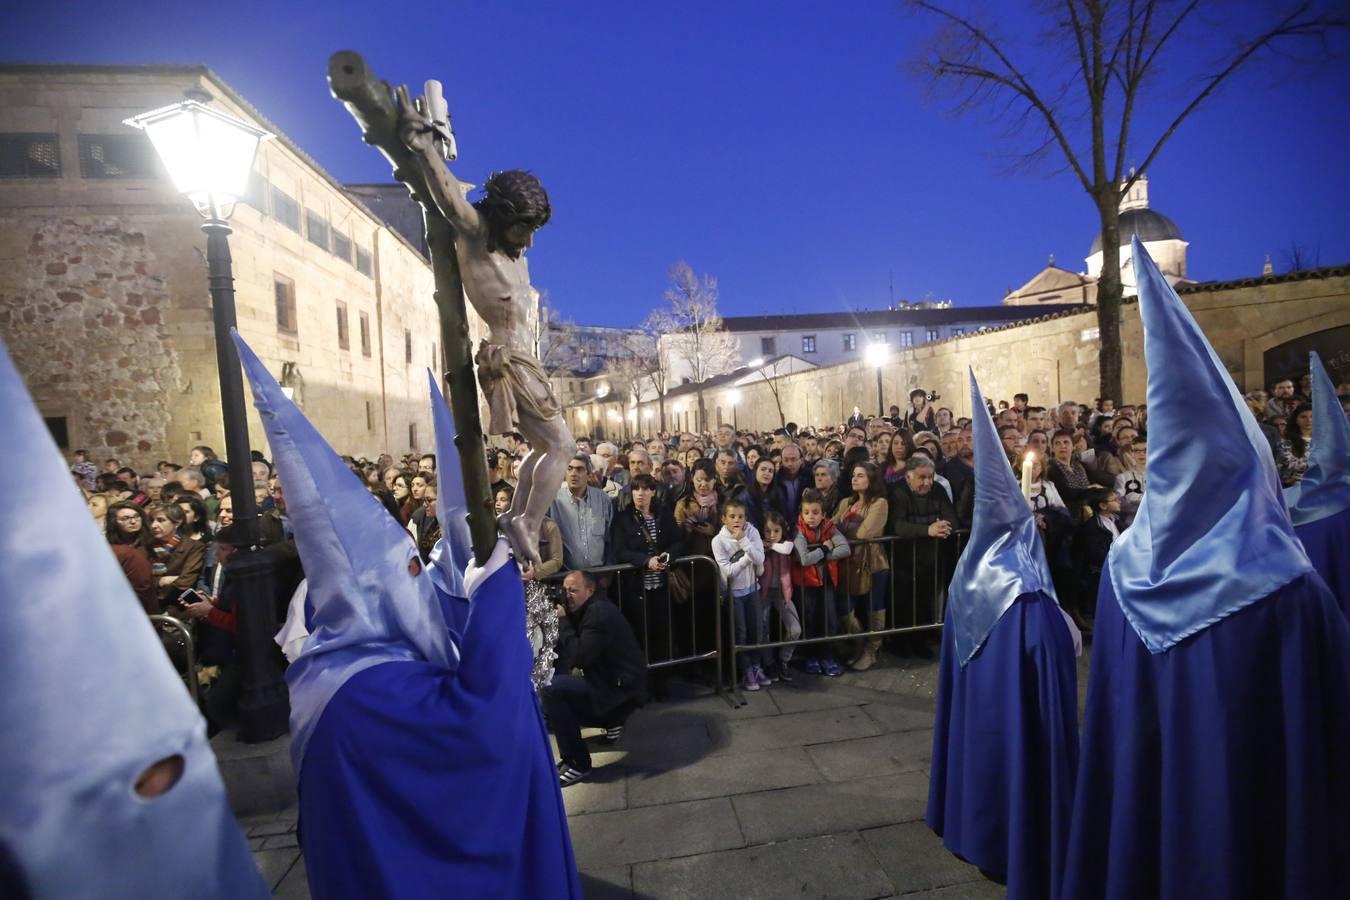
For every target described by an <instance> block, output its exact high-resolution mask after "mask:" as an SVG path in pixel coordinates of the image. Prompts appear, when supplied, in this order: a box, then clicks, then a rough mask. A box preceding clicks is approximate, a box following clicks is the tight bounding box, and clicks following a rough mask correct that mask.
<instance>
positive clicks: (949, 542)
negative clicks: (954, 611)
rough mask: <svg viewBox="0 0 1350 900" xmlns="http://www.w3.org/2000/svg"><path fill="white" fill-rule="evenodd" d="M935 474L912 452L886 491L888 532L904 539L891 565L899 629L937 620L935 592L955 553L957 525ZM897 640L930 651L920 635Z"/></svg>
mask: <svg viewBox="0 0 1350 900" xmlns="http://www.w3.org/2000/svg"><path fill="white" fill-rule="evenodd" d="M934 474H935V473H934V469H933V461H932V460H930V459H928V457H926V456H924V455H922V454H917V455H915V456H913V457H911V458H910V460H909V465H908V466H907V467H906V470H905V477H904V479H903V480H902V481H897V482H896V483H895V487H894V488H893V489H892V491H891V496H890V500H889V509H888V511H889V514H890V533H891V534H893V535H895V536H896V537H898V538H903V540H901V541H898V542H897V543H896V544H895V545H894V548H893V550H894V557H893V561H892V564H891V569H892V570H893V571H894V572H895V575H894V576H893V577H892V585H893V587H892V590H893V591H894V592H895V600H896V624H897V626H899V627H904V626H906V625H931V624H932V623H933V622H935V621H937V616H936V611H937V608H938V603H939V601H940V595H941V593H942V592H943V591H944V590H945V588H946V586H947V582H948V580H949V578H950V577H951V573H952V571H953V569H954V568H955V567H956V558H957V556H958V555H959V553H960V545H959V544H958V543H957V541H956V540H955V539H954V538H953V537H952V535H953V533H954V532H955V531H956V525H957V518H956V507H955V506H953V505H952V501H951V499H950V498H949V497H948V496H947V492H946V491H944V490H942V489H941V488H938V487H935V486H934V481H933V476H934ZM971 483H972V484H973V483H974V479H973V478H972V479H971ZM911 610H912V612H911ZM900 643H901V645H902V646H903V648H904V649H906V650H908V651H910V652H914V653H918V654H920V655H927V653H928V652H929V651H928V650H927V642H925V641H923V640H921V639H920V640H907V641H901V642H900Z"/></svg>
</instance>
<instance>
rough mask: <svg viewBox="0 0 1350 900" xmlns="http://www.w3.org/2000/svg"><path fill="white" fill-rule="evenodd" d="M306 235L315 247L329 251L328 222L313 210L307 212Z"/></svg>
mask: <svg viewBox="0 0 1350 900" xmlns="http://www.w3.org/2000/svg"><path fill="white" fill-rule="evenodd" d="M305 234H306V236H307V237H308V238H309V242H310V243H311V244H313V245H314V246H316V247H322V248H323V249H325V250H327V249H328V222H326V221H325V220H324V217H323V216H321V215H319V214H318V213H316V212H315V211H314V210H312V209H306V210H305Z"/></svg>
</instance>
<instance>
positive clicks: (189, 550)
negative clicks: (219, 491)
mask: <svg viewBox="0 0 1350 900" xmlns="http://www.w3.org/2000/svg"><path fill="white" fill-rule="evenodd" d="M117 505H118V506H121V504H120V503H119V504H117ZM145 512H146V515H147V516H149V518H150V537H151V542H150V571H151V574H152V575H153V576H154V578H155V585H156V587H157V588H158V593H159V605H160V609H158V610H155V611H156V612H159V611H160V610H162V609H163V607H164V605H165V604H167V603H174V602H176V601H177V600H178V596H179V595H180V594H182V593H183V591H186V590H188V589H190V588H193V587H195V586H196V584H197V579H198V578H199V577H200V576H201V573H202V567H203V566H204V565H205V563H206V547H205V545H203V544H202V542H201V541H199V540H197V539H196V538H194V537H192V536H191V535H189V534H188V533H187V516H186V515H184V514H183V510H182V508H181V507H180V506H178V504H176V503H156V504H153V505H152V506H151V507H150V508H149V509H147V510H146V511H145Z"/></svg>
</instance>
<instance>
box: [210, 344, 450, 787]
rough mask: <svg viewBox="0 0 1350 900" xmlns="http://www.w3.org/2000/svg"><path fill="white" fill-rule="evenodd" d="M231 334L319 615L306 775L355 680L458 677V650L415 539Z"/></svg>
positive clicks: (305, 662)
mask: <svg viewBox="0 0 1350 900" xmlns="http://www.w3.org/2000/svg"><path fill="white" fill-rule="evenodd" d="M232 334H233V336H234V343H235V346H236V347H238V348H239V361H240V362H241V363H242V364H243V367H244V373H245V374H246V375H247V376H248V381H249V385H250V387H251V388H252V389H253V405H254V406H255V407H256V408H257V410H258V414H259V415H260V416H261V417H262V423H263V429H264V430H265V431H266V432H267V440H268V444H269V445H270V446H271V449H272V460H273V463H274V464H275V465H276V468H277V473H278V475H280V477H281V483H282V486H283V488H284V489H285V492H286V513H287V516H288V517H289V518H290V521H291V527H292V528H293V529H294V531H295V543H296V547H297V548H298V549H299V551H300V560H301V562H302V563H303V564H304V567H305V578H306V579H307V581H308V583H309V594H308V598H307V600H308V603H309V604H310V605H311V606H312V607H313V610H314V612H313V615H312V617H311V618H310V620H309V622H308V625H309V632H310V634H309V637H308V638H306V640H305V645H304V649H303V650H302V651H301V653H300V656H299V657H298V658H297V659H296V660H295V662H294V663H292V664H291V666H290V668H289V669H288V670H287V671H286V682H287V684H288V685H289V687H290V692H291V762H292V764H293V765H294V767H295V771H296V773H297V774H299V773H300V771H301V769H302V766H303V764H304V758H305V747H306V746H307V744H308V742H309V739H310V736H311V735H312V734H313V731H314V727H315V725H316V724H317V723H318V721H319V718H320V717H321V716H322V715H323V711H324V708H325V707H326V706H327V705H328V702H329V701H330V700H331V699H332V697H333V695H334V694H335V693H336V692H337V691H338V689H339V688H341V687H342V685H343V684H345V683H346V682H347V680H348V679H349V678H351V677H352V676H353V675H355V674H357V673H358V672H361V671H363V670H365V669H368V668H370V667H372V666H376V665H379V664H381V663H385V662H391V661H394V660H426V661H428V662H431V663H434V664H436V665H437V666H440V667H442V668H444V669H447V670H454V669H455V668H456V667H457V665H458V662H459V647H458V646H457V645H456V643H455V639H454V635H453V634H452V633H451V631H450V629H449V624H448V622H447V621H446V618H445V613H444V612H443V609H442V607H441V604H440V603H438V602H437V600H436V592H435V587H434V586H433V585H432V580H431V573H430V571H428V570H427V569H426V568H423V567H422V566H421V560H420V558H419V557H418V554H417V547H416V545H415V544H414V543H413V540H412V536H411V535H410V534H409V533H408V532H407V530H406V529H404V528H403V526H401V525H400V524H399V523H398V521H397V520H395V519H394V517H393V516H391V515H389V513H388V511H387V510H385V509H384V507H383V506H382V505H381V504H380V502H379V501H378V500H376V499H375V497H374V495H372V494H371V493H370V491H369V490H367V489H366V486H365V485H363V484H362V483H361V481H360V479H359V478H357V477H356V475H354V474H353V473H352V471H351V470H350V469H348V468H347V465H346V463H344V462H343V461H342V459H341V458H340V457H339V456H338V455H337V454H336V453H334V452H333V448H332V447H330V446H329V445H328V442H327V441H325V440H324V439H323V436H322V435H320V434H319V432H318V431H317V430H316V429H315V428H314V426H313V425H311V424H310V422H309V420H308V419H306V418H305V416H304V414H303V413H301V412H300V410H299V409H298V408H296V405H295V404H294V403H292V402H291V401H290V400H288V399H287V398H286V396H285V395H284V394H283V393H282V392H281V386H280V385H278V384H277V382H276V379H275V378H273V377H272V375H271V373H270V372H268V371H267V368H266V366H264V365H263V364H262V362H261V361H260V360H259V359H258V357H257V356H256V355H255V354H254V352H253V350H252V349H251V348H250V347H249V346H248V344H246V343H244V340H243V338H241V337H240V336H239V334H238V332H232ZM414 560H417V564H416V565H415V566H414V565H412V563H413V561H414Z"/></svg>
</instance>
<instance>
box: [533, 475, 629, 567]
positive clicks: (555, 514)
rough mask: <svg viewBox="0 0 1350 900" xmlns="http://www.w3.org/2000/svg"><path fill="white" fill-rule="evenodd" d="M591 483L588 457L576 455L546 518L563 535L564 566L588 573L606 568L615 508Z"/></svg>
mask: <svg viewBox="0 0 1350 900" xmlns="http://www.w3.org/2000/svg"><path fill="white" fill-rule="evenodd" d="M630 462H631V460H630ZM634 474H637V472H636V469H635V470H634ZM590 479H591V457H590V455H589V454H586V453H578V454H576V455H575V456H573V457H572V458H571V459H570V460H568V461H567V474H566V481H564V482H563V484H562V486H561V487H560V488H559V489H558V495H557V497H555V498H554V499H553V505H552V506H551V507H550V509H549V518H550V519H552V520H553V521H554V522H555V523H556V524H557V526H558V530H559V531H561V532H562V541H563V565H565V566H566V567H567V568H569V569H591V568H595V567H596V566H603V565H604V564H605V558H606V549H607V548H606V541H607V540H608V538H609V522H610V519H611V518H613V516H614V505H613V504H612V503H611V502H610V499H609V496H608V495H607V494H606V493H605V492H604V491H602V490H600V489H599V488H598V487H592V486H591V480H590Z"/></svg>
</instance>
